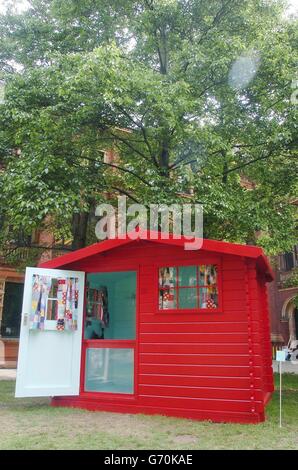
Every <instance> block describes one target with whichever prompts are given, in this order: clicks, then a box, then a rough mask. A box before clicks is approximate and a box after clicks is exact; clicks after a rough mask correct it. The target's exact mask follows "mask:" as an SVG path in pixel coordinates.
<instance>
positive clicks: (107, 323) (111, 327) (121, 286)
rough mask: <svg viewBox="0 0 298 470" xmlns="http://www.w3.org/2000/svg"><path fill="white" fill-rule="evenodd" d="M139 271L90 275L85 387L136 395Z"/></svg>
mask: <svg viewBox="0 0 298 470" xmlns="http://www.w3.org/2000/svg"><path fill="white" fill-rule="evenodd" d="M135 340H136V271H114V272H101V273H89V274H87V275H86V311H85V327H84V341H83V355H84V357H83V361H84V364H85V370H84V373H83V376H84V377H83V384H82V388H83V391H84V392H91V393H96V392H100V393H118V394H130V395H131V394H133V393H134V367H135V365H134V364H135Z"/></svg>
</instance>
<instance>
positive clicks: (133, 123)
mask: <svg viewBox="0 0 298 470" xmlns="http://www.w3.org/2000/svg"><path fill="white" fill-rule="evenodd" d="M31 5H32V7H31V9H29V10H28V11H26V12H25V13H24V14H22V15H14V14H8V15H5V16H3V17H2V19H1V22H0V34H1V36H2V43H3V49H2V52H1V56H0V60H1V62H2V70H3V73H5V79H6V100H5V104H4V105H2V110H1V111H2V114H1V118H0V125H1V130H0V131H1V139H2V143H1V155H2V158H4V160H5V167H6V169H5V172H3V176H2V179H1V185H2V188H3V192H2V194H3V198H2V212H4V214H5V215H6V219H7V220H8V221H9V225H10V227H11V226H14V227H15V229H18V228H19V227H22V228H23V229H25V230H27V231H29V230H31V228H32V227H33V226H39V225H40V224H41V223H44V222H45V221H47V223H49V222H48V221H49V220H50V223H51V224H52V229H53V230H56V231H58V233H60V232H61V231H62V232H63V233H64V232H65V233H66V234H67V232H71V229H73V233H72V236H73V238H74V247H79V246H82V245H84V244H85V243H86V241H87V240H88V238H86V232H87V227H88V225H87V223H88V221H90V217H89V216H88V214H89V213H90V211H92V210H94V206H95V204H96V203H97V202H99V201H101V200H104V199H105V198H106V195H107V193H109V195H111V193H112V194H113V195H116V194H126V195H128V196H129V197H130V199H131V200H133V201H138V202H142V203H144V204H149V203H152V202H154V203H157V202H167V203H172V202H177V201H179V200H180V201H183V202H185V201H192V202H201V203H203V204H204V210H205V226H204V232H205V236H207V237H212V238H218V239H226V240H230V241H238V242H248V243H259V244H261V245H263V246H264V247H265V248H266V249H267V250H268V252H272V253H274V252H278V251H280V250H286V249H288V248H289V247H290V246H291V245H292V244H293V243H294V240H295V229H296V226H295V224H296V220H295V206H293V205H292V204H291V201H292V200H293V198H294V196H295V194H296V195H297V170H298V168H297V159H295V157H297V153H296V141H295V138H296V137H295V136H296V132H297V123H296V121H295V118H296V116H295V111H296V109H295V106H294V104H293V103H291V100H290V97H291V93H292V89H291V83H292V80H293V78H294V70H295V64H296V60H297V56H296V52H295V44H296V42H297V28H296V23H295V22H294V21H290V20H289V19H287V18H284V17H283V16H282V12H283V3H282V2H281V1H270V2H269V1H267V2H265V1H262V0H253V1H252V0H247V1H245V0H244V1H243V0H241V1H240V0H239V1H237V0H236V1H235V0H233V1H230V0H218V1H217V0H215V1H212V2H209V1H207V0H193V1H187V0H180V1H179V0H147V1H146V0H143V1H139V2H136V1H125V2H122V3H121V2H119V1H115V2H110V1H109V2H106V1H100V0H97V1H92V2H91V1H90V2H89V1H81V2H79V4H78V2H75V1H72V0H67V1H65V0H64V1H59V2H58V1H44V0H37V1H31ZM15 64H18V69H19V71H16V70H13V67H14V65H15ZM20 66H22V69H21V70H20ZM10 68H12V69H10ZM16 148H19V149H20V150H21V153H20V154H19V155H18V156H16V155H15V149H16ZM104 148H113V149H114V150H115V151H116V152H117V154H118V156H119V162H118V163H117V168H115V166H114V164H110V163H107V162H105V161H104V160H103V157H102V150H103V149H104ZM245 181H248V182H249V185H247V184H246V185H245V184H244V182H245ZM47 216H50V218H49V217H47ZM71 222H72V224H71Z"/></svg>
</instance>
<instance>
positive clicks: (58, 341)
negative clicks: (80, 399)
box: [15, 268, 85, 397]
mask: <svg viewBox="0 0 298 470" xmlns="http://www.w3.org/2000/svg"><path fill="white" fill-rule="evenodd" d="M84 281H85V273H83V272H78V271H64V270H60V269H44V268H27V269H26V278H25V286H24V297H23V307H22V320H21V333H20V345H19V356H18V369H17V382H16V393H15V396H16V397H41V396H59V395H60V396H62V395H78V394H79V386H80V366H81V345H82V329H83V306H84ZM61 284H64V285H62V286H61ZM62 290H63V292H62ZM62 304H63V305H62ZM58 318H59V319H60V320H59V321H58ZM62 318H63V319H62Z"/></svg>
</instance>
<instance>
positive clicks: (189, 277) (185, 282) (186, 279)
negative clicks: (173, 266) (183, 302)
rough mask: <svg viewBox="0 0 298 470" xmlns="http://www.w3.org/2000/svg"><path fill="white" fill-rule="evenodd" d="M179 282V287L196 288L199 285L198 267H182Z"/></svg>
mask: <svg viewBox="0 0 298 470" xmlns="http://www.w3.org/2000/svg"><path fill="white" fill-rule="evenodd" d="M178 282H179V286H196V285H197V268H196V266H180V267H179V280H178Z"/></svg>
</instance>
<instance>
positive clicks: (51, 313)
mask: <svg viewBox="0 0 298 470" xmlns="http://www.w3.org/2000/svg"><path fill="white" fill-rule="evenodd" d="M57 315H58V300H48V307H47V320H57Z"/></svg>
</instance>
